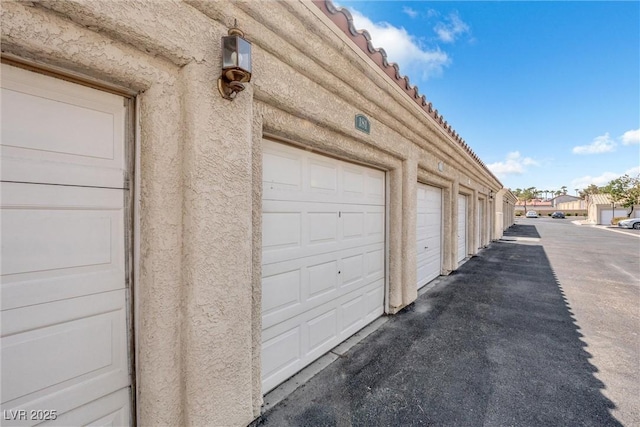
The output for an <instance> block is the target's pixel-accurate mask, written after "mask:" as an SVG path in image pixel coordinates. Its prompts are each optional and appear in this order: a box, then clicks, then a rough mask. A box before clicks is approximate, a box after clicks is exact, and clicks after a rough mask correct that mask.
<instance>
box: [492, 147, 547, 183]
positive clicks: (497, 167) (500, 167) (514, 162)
mask: <svg viewBox="0 0 640 427" xmlns="http://www.w3.org/2000/svg"><path fill="white" fill-rule="evenodd" d="M526 166H539V164H538V162H537V161H535V160H534V159H532V158H531V157H522V155H521V154H520V152H519V151H513V152H511V153H509V154H507V158H506V159H505V161H503V162H495V163H491V164H488V165H487V167H488V168H489V170H490V171H491V172H493V173H494V174H495V175H496V176H497V177H498V178H504V177H505V176H507V175H522V174H523V173H525V172H526V171H527V168H526Z"/></svg>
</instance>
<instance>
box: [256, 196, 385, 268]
mask: <svg viewBox="0 0 640 427" xmlns="http://www.w3.org/2000/svg"><path fill="white" fill-rule="evenodd" d="M360 219H361V220H360ZM358 220H360V222H359V225H358V226H357V227H356V229H355V231H352V230H351V229H350V228H349V226H350V225H351V224H353V223H354V222H356V221H358ZM262 229H263V231H262V240H263V242H262V245H263V246H262V250H263V252H262V256H263V264H270V263H275V262H279V261H282V260H286V259H291V258H303V257H309V256H313V255H320V254H323V253H327V252H335V251H336V250H341V249H349V248H354V247H361V246H363V245H368V244H373V243H381V242H384V207H380V206H368V205H364V206H360V205H339V204H330V203H313V202H306V203H304V202H294V201H264V202H263V221H262ZM345 233H346V234H347V236H346V237H345Z"/></svg>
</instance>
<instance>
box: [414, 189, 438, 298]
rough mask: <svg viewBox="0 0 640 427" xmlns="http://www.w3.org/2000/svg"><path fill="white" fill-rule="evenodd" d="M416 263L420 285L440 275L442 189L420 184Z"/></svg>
mask: <svg viewBox="0 0 640 427" xmlns="http://www.w3.org/2000/svg"><path fill="white" fill-rule="evenodd" d="M417 193H418V194H417V204H416V210H417V224H416V264H417V279H418V283H417V285H418V287H419V288H420V287H422V286H423V285H425V284H427V283H428V282H429V281H431V280H433V279H435V278H436V277H438V276H439V275H440V272H441V266H442V249H441V248H442V190H441V189H440V188H436V187H432V186H429V185H425V184H420V183H419V184H418V192H417Z"/></svg>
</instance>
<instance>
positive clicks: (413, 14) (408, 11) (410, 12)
mask: <svg viewBox="0 0 640 427" xmlns="http://www.w3.org/2000/svg"><path fill="white" fill-rule="evenodd" d="M402 11H403V12H404V13H406V14H407V15H409V17H410V18H415V17H416V16H418V11H417V10H415V9H411V8H410V7H408V6H404V7H403V8H402Z"/></svg>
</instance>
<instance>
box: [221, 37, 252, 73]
mask: <svg viewBox="0 0 640 427" xmlns="http://www.w3.org/2000/svg"><path fill="white" fill-rule="evenodd" d="M222 69H223V70H241V71H245V72H246V73H249V74H251V43H249V42H248V41H246V40H245V39H243V38H242V37H240V36H224V37H222Z"/></svg>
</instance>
